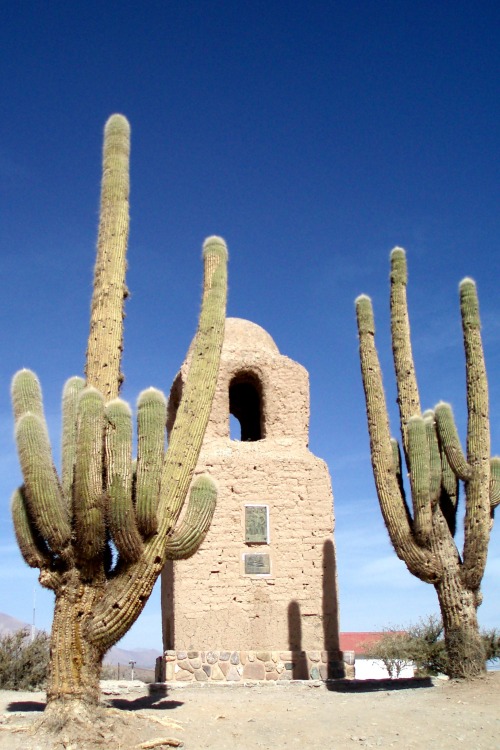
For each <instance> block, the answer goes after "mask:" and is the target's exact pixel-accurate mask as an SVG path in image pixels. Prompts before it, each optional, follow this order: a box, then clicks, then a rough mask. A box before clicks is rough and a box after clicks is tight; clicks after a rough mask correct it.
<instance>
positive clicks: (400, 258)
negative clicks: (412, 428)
mask: <svg viewBox="0 0 500 750" xmlns="http://www.w3.org/2000/svg"><path fill="white" fill-rule="evenodd" d="M390 260H391V295H390V308H391V336H392V352H393V356H394V369H395V372H396V385H397V390H398V404H399V413H400V421H401V436H402V440H403V451H404V454H405V457H406V460H407V461H408V435H407V427H406V425H407V423H408V420H409V419H410V418H411V417H412V416H413V415H414V414H420V396H419V393H418V385H417V376H416V373H415V365H414V362H413V353H412V347H411V339H410V320H409V316H408V303H407V298H406V285H407V282H408V271H407V265H406V253H405V251H404V250H403V248H402V247H395V248H394V249H393V250H392V252H391V256H390Z"/></svg>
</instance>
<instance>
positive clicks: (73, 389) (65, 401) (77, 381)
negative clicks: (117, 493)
mask: <svg viewBox="0 0 500 750" xmlns="http://www.w3.org/2000/svg"><path fill="white" fill-rule="evenodd" d="M84 386H85V381H84V380H83V378H78V377H74V378H70V379H69V380H68V381H67V382H66V383H65V385H64V389H63V398H62V413H63V418H62V440H61V444H62V452H61V453H62V455H61V467H62V468H61V476H62V490H63V494H64V497H65V499H66V502H67V503H68V506H69V507H71V504H72V497H71V491H72V486H73V480H74V473H75V462H76V427H77V422H78V400H79V397H80V394H81V392H82V389H83V388H84Z"/></svg>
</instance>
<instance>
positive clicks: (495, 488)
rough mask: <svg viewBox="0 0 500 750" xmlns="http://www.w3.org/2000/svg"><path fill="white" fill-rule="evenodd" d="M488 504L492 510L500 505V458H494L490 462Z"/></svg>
mask: <svg viewBox="0 0 500 750" xmlns="http://www.w3.org/2000/svg"><path fill="white" fill-rule="evenodd" d="M490 472H491V474H490V504H491V507H492V508H496V506H497V505H498V504H499V503H500V458H499V457H498V456H494V457H493V458H492V459H491V462H490Z"/></svg>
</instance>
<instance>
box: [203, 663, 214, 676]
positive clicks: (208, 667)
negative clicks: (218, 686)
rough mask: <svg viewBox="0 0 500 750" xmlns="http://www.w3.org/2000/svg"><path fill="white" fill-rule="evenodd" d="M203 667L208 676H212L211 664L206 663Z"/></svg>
mask: <svg viewBox="0 0 500 750" xmlns="http://www.w3.org/2000/svg"><path fill="white" fill-rule="evenodd" d="M202 669H203V671H204V672H205V674H206V676H207V677H210V675H211V674H212V667H211V666H210V664H204V665H203V667H202Z"/></svg>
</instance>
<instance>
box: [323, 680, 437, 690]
mask: <svg viewBox="0 0 500 750" xmlns="http://www.w3.org/2000/svg"><path fill="white" fill-rule="evenodd" d="M326 687H327V690H331V691H332V692H334V693H375V692H377V691H380V690H384V691H386V692H387V691H389V690H414V689H415V688H430V687H434V686H433V683H432V680H431V678H430V677H401V678H400V679H398V680H390V679H386V680H331V681H328V682H327V683H326Z"/></svg>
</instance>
